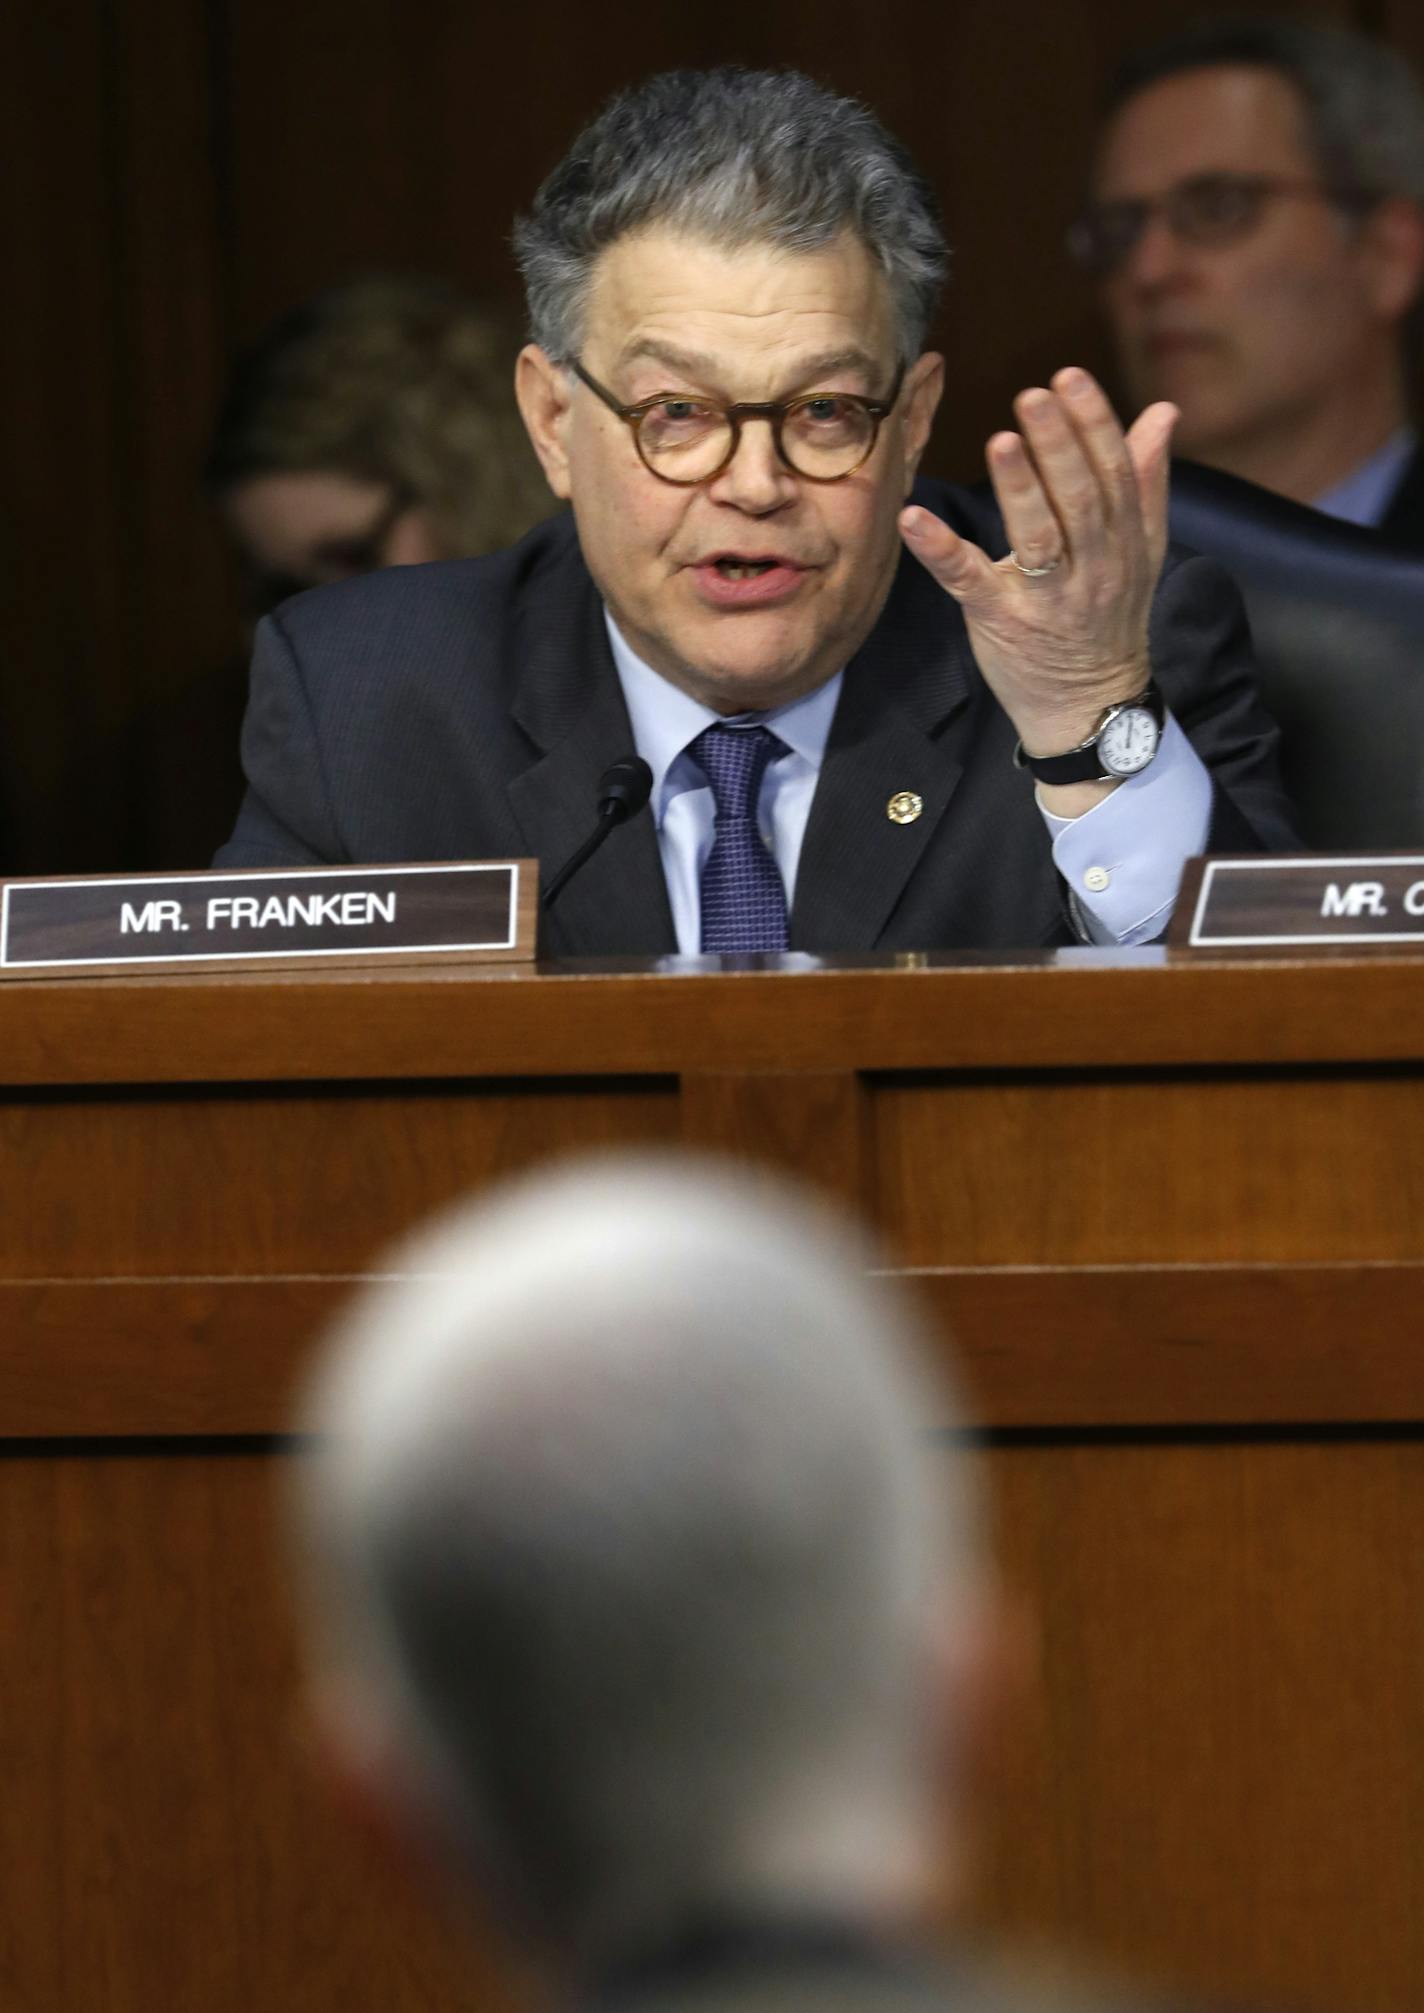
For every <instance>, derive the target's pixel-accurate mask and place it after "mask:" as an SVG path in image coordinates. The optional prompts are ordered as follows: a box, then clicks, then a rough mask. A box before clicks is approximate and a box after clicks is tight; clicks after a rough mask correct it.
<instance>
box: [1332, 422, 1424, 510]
mask: <svg viewBox="0 0 1424 2013" xmlns="http://www.w3.org/2000/svg"><path fill="white" fill-rule="evenodd" d="M1417 445H1418V440H1417V437H1416V435H1415V433H1414V431H1413V429H1412V428H1411V427H1407V426H1402V427H1401V428H1400V429H1399V431H1398V433H1392V434H1391V435H1390V437H1389V439H1388V440H1387V441H1386V442H1385V444H1384V446H1383V447H1379V448H1376V449H1375V452H1374V453H1373V454H1372V455H1371V456H1370V457H1369V459H1368V461H1362V462H1361V463H1360V465H1359V467H1358V468H1355V469H1352V470H1351V472H1350V473H1349V475H1347V476H1346V477H1345V479H1344V481H1343V482H1337V483H1335V484H1334V485H1333V487H1331V488H1330V489H1327V490H1326V491H1325V493H1324V495H1323V496H1317V497H1316V499H1315V508H1316V509H1317V510H1323V511H1324V512H1325V513H1326V515H1327V516H1328V517H1339V518H1343V519H1344V520H1345V522H1346V523H1347V524H1363V525H1376V524H1378V523H1379V522H1380V520H1381V518H1382V517H1383V516H1384V514H1385V512H1386V511H1387V510H1388V509H1389V506H1390V504H1391V503H1392V502H1393V500H1394V492H1395V491H1396V490H1397V489H1398V487H1399V484H1400V481H1401V479H1402V477H1403V475H1404V470H1405V465H1406V463H1407V462H1408V460H1409V457H1410V455H1411V454H1413V452H1414V450H1415V448H1416V446H1417Z"/></svg>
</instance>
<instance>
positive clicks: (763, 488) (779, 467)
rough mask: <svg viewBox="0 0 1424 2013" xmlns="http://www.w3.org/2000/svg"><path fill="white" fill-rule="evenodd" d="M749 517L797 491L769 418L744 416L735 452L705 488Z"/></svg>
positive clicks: (765, 511) (779, 504)
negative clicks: (779, 449)
mask: <svg viewBox="0 0 1424 2013" xmlns="http://www.w3.org/2000/svg"><path fill="white" fill-rule="evenodd" d="M708 493H709V494H710V495H711V497H712V499H713V501H714V502H716V503H726V504H730V505H731V506H732V507H733V508H734V509H736V510H743V511H745V512H746V513H747V514H748V515H749V516H751V517H765V516H767V515H768V514H769V513H770V512H771V511H773V510H780V509H781V508H782V506H783V505H784V504H786V503H789V502H790V501H791V500H792V498H793V497H794V496H795V494H796V477H795V475H794V474H793V472H792V471H791V470H790V469H789V468H788V467H787V466H786V464H785V462H784V461H783V460H782V459H781V456H780V455H779V454H778V453H777V451H776V443H775V441H774V440H773V438H772V432H771V421H770V420H769V419H744V420H743V421H742V429H741V439H740V440H739V441H738V442H737V450H736V453H735V454H734V455H733V456H732V459H731V460H730V461H729V462H728V463H727V466H726V467H725V468H724V469H723V470H722V472H721V474H720V475H717V476H714V477H713V479H712V482H711V484H710V485H709V492H708Z"/></svg>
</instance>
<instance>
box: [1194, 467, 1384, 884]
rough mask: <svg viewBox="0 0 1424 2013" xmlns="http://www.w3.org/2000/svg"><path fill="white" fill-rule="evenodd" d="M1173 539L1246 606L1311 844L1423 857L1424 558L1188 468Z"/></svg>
mask: <svg viewBox="0 0 1424 2013" xmlns="http://www.w3.org/2000/svg"><path fill="white" fill-rule="evenodd" d="M1171 533H1172V537H1173V538H1174V539H1176V540H1177V541H1178V542H1179V543H1181V544H1183V545H1189V546H1191V547H1193V548H1194V549H1195V550H1196V551H1198V552H1204V553H1207V554H1209V555H1210V557H1211V558H1213V559H1217V560H1220V561H1221V563H1222V565H1224V566H1225V567H1226V568H1227V569H1228V571H1229V572H1231V573H1232V574H1233V575H1234V576H1235V578H1236V581H1237V584H1238V585H1239V586H1240V588H1241V591H1242V594H1243V595H1244V597H1245V601H1246V609H1247V613H1248V615H1249V616H1250V620H1251V631H1252V635H1253V636H1254V638H1255V644H1256V656H1257V661H1258V662H1259V664H1260V669H1261V689H1262V693H1263V696H1264V698H1265V701H1266V704H1267V706H1268V707H1269V709H1270V711H1271V713H1272V714H1273V715H1274V716H1275V718H1276V719H1277V720H1278V721H1279V722H1280V727H1281V737H1282V745H1281V759H1282V767H1283V769H1284V772H1285V781H1286V788H1287V789H1288V790H1289V791H1290V794H1291V797H1292V800H1293V801H1294V803H1295V807H1296V812H1297V818H1298V822H1299V825H1300V829H1301V835H1302V837H1303V838H1304V839H1305V842H1306V844H1307V845H1308V846H1311V847H1314V848H1316V849H1318V850H1321V851H1341V852H1363V851H1368V850H1370V849H1372V848H1377V849H1381V850H1390V849H1414V848H1420V849H1424V557H1420V556H1419V555H1417V554H1413V553H1409V552H1405V551H1401V550H1398V549H1397V548H1395V547H1392V546H1390V545H1389V544H1387V543H1386V542H1385V541H1384V540H1383V539H1381V538H1380V537H1379V536H1378V534H1376V533H1375V532H1372V531H1362V530H1360V529H1359V528H1358V527H1357V526H1355V525H1352V524H1343V523H1341V522H1340V521H1339V520H1338V519H1336V518H1332V517H1326V516H1325V515H1324V514H1323V513H1322V512H1321V511H1318V510H1310V509H1308V508H1306V507H1305V506H1304V505H1303V504H1298V503H1290V502H1287V501H1286V499H1285V498H1284V497H1279V496H1275V495H1273V494H1272V493H1271V492H1270V491H1269V490H1265V489H1259V488H1257V487H1256V485H1255V484H1254V483H1250V482H1241V481H1239V480H1238V479H1237V478H1236V477H1235V476H1230V475H1222V474H1221V473H1219V472H1218V471H1217V470H1216V469H1209V468H1201V467H1199V466H1197V465H1196V464H1195V463H1193V462H1187V461H1179V462H1176V463H1174V465H1173V470H1172V503H1171Z"/></svg>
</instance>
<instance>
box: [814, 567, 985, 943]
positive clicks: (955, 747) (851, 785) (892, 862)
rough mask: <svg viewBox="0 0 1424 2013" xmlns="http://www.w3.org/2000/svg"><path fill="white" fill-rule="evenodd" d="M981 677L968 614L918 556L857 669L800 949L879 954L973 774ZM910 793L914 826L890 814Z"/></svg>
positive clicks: (817, 808) (843, 717)
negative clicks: (973, 711)
mask: <svg viewBox="0 0 1424 2013" xmlns="http://www.w3.org/2000/svg"><path fill="white" fill-rule="evenodd" d="M980 685H981V680H980V676H979V671H978V667H977V666H976V665H975V663H974V659H973V655H972V653H971V651H970V648H969V641H968V637H967V635H966V633H965V629H964V623H963V620H962V618H961V617H960V615H959V611H958V609H957V608H956V607H955V606H954V604H953V603H952V602H951V601H950V600H949V598H948V596H946V595H945V593H944V592H943V590H942V589H941V588H940V587H938V586H937V585H936V583H935V582H934V581H933V580H931V579H930V576H929V575H928V574H927V573H926V572H925V571H924V569H923V568H922V567H921V566H920V565H919V564H918V562H917V561H915V560H913V559H911V558H909V557H908V556H906V558H905V559H903V560H902V561H901V566H900V571H899V574H898V576H897V579H896V582H895V585H894V587H893V589H892V591H891V596H890V599H889V600H888V601H887V603H886V605H885V609H884V612H883V613H882V615H881V617H880V620H879V622H878V623H877V624H876V626H875V629H874V630H873V631H872V633H871V635H870V638H869V640H868V641H867V642H866V644H865V647H864V648H863V649H862V650H860V651H859V652H858V653H857V654H856V656H855V657H854V658H853V659H852V661H851V663H850V664H849V665H848V666H847V667H846V676H845V684H844V686H843V688H842V691H841V698H840V704H839V705H838V706H837V708H836V717H835V720H834V722H833V723H832V727H831V736H830V741H829V743H828V744H827V748H826V757H825V761H824V763H823V765H822V768H821V776H820V781H819V783H818V784H817V786H816V794H815V797H814V799H813V801H812V805H811V816H810V819H809V821H808V823H807V827H806V837H805V840H804V842H803V844H802V848H801V862H800V866H799V868H798V870H797V876H796V898H795V904H794V907H793V911H792V916H791V942H792V945H793V946H794V947H795V948H796V949H799V950H811V951H816V950H822V951H825V950H836V951H868V950H873V949H874V948H875V945H876V943H877V942H878V941H879V938H880V936H881V933H882V931H883V930H884V928H885V925H886V923H887V921H888V920H889V918H890V915H891V913H892V912H893V910H894V908H895V906H896V904H897V903H898V902H899V900H900V898H901V896H902V895H903V893H904V891H905V887H906V884H907V883H908V881H909V879H910V877H911V875H912V874H913V873H914V871H915V869H916V868H917V867H918V866H919V864H920V861H921V859H922V858H923V856H924V854H925V850H926V848H927V847H928V845H929V842H930V839H931V837H932V835H933V833H934V831H935V829H936V827H937V826H938V824H939V822H940V820H941V819H942V817H943V816H944V813H945V810H946V808H947V806H948V804H949V802H950V799H951V797H952V796H953V795H954V791H955V788H956V786H957V784H958V782H959V779H960V776H961V774H962V772H963V755H962V744H963V739H964V737H963V735H962V734H956V733H954V732H952V731H950V729H951V723H953V722H954V721H955V720H956V717H957V716H962V715H965V714H966V711H967V708H968V706H969V702H970V700H971V698H972V697H973V695H974V693H975V691H976V690H977V689H979V687H980ZM902 793H909V794H911V795H913V796H915V797H918V798H919V799H920V801H921V809H920V810H919V812H918V815H916V816H915V817H914V818H912V819H911V820H910V822H908V823H903V824H902V823H897V822H896V821H895V820H894V819H893V818H892V817H891V816H890V814H889V810H888V806H889V803H890V800H891V799H892V798H893V797H895V796H897V795H900V794H902Z"/></svg>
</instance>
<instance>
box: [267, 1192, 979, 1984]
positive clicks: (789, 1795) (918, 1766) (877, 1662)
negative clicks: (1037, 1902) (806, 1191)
mask: <svg viewBox="0 0 1424 2013" xmlns="http://www.w3.org/2000/svg"><path fill="white" fill-rule="evenodd" d="M873 1263H874V1258H873V1254H871V1253H870V1252H869V1251H868V1249H867V1248H866V1247H865V1246H864V1245H863V1244H862V1243H861V1241H860V1238H859V1236H858V1234H857V1233H856V1232H854V1231H853V1230H851V1229H850V1228H849V1226H848V1225H847V1224H845V1223H844V1222H843V1221H841V1220H839V1219H836V1218H833V1217H831V1216H830V1215H829V1214H828V1213H823V1212H822V1211H821V1209H820V1208H819V1207H817V1206H813V1205H812V1204H811V1203H809V1202H808V1201H806V1200H805V1199H804V1198H802V1197H801V1196H799V1195H797V1194H794V1193H792V1192H791V1191H789V1190H787V1189H784V1188H782V1187H781V1186H780V1185H779V1184H771V1183H766V1182H764V1181H763V1180H762V1179H761V1178H758V1179H757V1180H756V1182H755V1183H751V1182H749V1181H748V1177H747V1176H746V1175H745V1173H743V1174H742V1175H741V1176H740V1177H734V1175H733V1173H732V1172H731V1171H730V1170H721V1169H716V1168H712V1167H709V1166H707V1165H703V1164H698V1163H691V1164H689V1163H687V1162H682V1161H673V1160H662V1159H633V1160H627V1159H620V1160H612V1159H609V1160H599V1161H594V1162H591V1163H585V1164H583V1165H580V1166H578V1167H576V1168H574V1169H573V1170H571V1171H566V1172H563V1173H559V1174H556V1175H553V1176H546V1177H544V1178H542V1179H538V1180H534V1181H529V1182H527V1183H524V1184H521V1185H519V1186H516V1187H514V1188H512V1189H509V1190H506V1191H503V1192H499V1193H497V1194H495V1195H494V1196H493V1197H492V1198H489V1199H482V1200H479V1201H476V1202H472V1203H470V1204H468V1205H466V1206H464V1207H463V1208H460V1209H458V1210H456V1211H455V1212H454V1213H452V1214H451V1215H450V1216H448V1217H447V1218H445V1219H444V1220H442V1221H441V1222H440V1223H438V1224H437V1225H436V1226H435V1227H434V1228H433V1229H432V1230H430V1231H428V1232H427V1233H425V1234H424V1235H422V1236H420V1237H418V1238H417V1239H416V1240H414V1241H413V1242H411V1243H410V1244H409V1245H407V1246H406V1247H404V1248H403V1249H401V1250H400V1251H398V1252H397V1253H396V1254H395V1255H394V1257H393V1259H392V1260H391V1263H390V1265H389V1267H388V1270H390V1271H391V1272H392V1273H393V1274H396V1275H399V1276H398V1277H396V1278H394V1279H393V1280H392V1281H391V1282H390V1283H387V1284H385V1285H383V1286H381V1287H380V1288H378V1289H376V1290H374V1291H372V1292H370V1293H368V1294H367V1296H366V1297H365V1298H363V1299H362V1300H360V1301H359V1302H358V1303H357V1305H356V1306H355V1307H354V1309H353V1310H352V1312H351V1313H350V1314H349V1316H348V1317H347V1318H346V1319H345V1320H344V1321H343V1322H342V1323H341V1324H340V1326H339V1328H338V1329H337V1331H336V1333H335V1334H334V1335H333V1337H332V1338H331V1342H330V1346H329V1349H328V1351H327V1354H326V1356H325V1359H324V1361H323V1363H322V1366H321V1369H320V1372H319V1376H318V1378H317V1381H316V1385H315V1388H314V1390H313V1393H312V1395H311V1398H310V1401H309V1405H308V1410H307V1419H306V1423H307V1424H308V1425H309V1426H310V1427H311V1428H313V1429H314V1430H316V1431H317V1432H319V1433H320V1434H321V1435H322V1436H323V1443H322V1444H323V1448H324V1451H323V1452H322V1453H320V1454H319V1455H318V1456H317V1457H316V1458H314V1459H313V1461H312V1462H311V1463H309V1464H308V1465H307V1467H306V1470H305V1473H304V1477H303V1481H302V1484H301V1489H300V1494H299V1497H298V1501H297V1506H296V1507H297V1528H298V1536H299V1543H300V1551H301V1556H302V1562H303V1567H304V1576H305V1578H306V1580H307V1581H308V1584H309V1593H310V1602H309V1613H310V1616H311V1624H312V1648H313V1662H314V1667H315V1688H316V1694H317V1705H318V1711H319V1714H320V1716H321V1718H322V1720H323V1722H324V1727H325V1732H326V1736H327V1740H328V1743H329V1744H330V1745H331V1746H332V1747H333V1749H334V1750H335V1752H336V1755H337V1759H338V1762H339V1765H340V1766H341V1767H342V1768H343V1769H344V1770H346V1771H349V1772H350V1773H351V1774H352V1775H354V1776H355V1777H357V1778H359V1779H360V1780H361V1782H362V1783H363V1784H364V1786H365V1788H366V1789H367V1790H368V1791H373V1792H374V1794H375V1795H376V1796H377V1797H378V1798H379V1797H382V1796H386V1795H389V1796H390V1797H391V1799H392V1800H393V1801H394V1803H395V1804H397V1805H399V1806H400V1807H401V1809H402V1810H403V1811H404V1812H405V1813H406V1814H407V1816H409V1815H410V1814H412V1813H413V1814H414V1817H415V1819H416V1821H417V1823H418V1824H419V1826H420V1827H421V1828H422V1829H423V1830H424V1832H425V1833H426V1836H427V1838H431V1837H433V1838H434V1839H436V1840H437V1841H438V1843H439V1845H440V1847H441V1851H442V1856H443V1857H444V1858H445V1860H446V1863H447V1864H448V1865H449V1866H451V1868H452V1869H454V1870H455V1872H456V1875H457V1878H459V1879H461V1880H463V1881H464V1882H465V1884H466V1885H467V1887H469V1888H470V1889H471V1890H472V1891H473V1890H476V1889H483V1890H484V1891H485V1892H487V1893H488V1892H495V1893H497V1894H498V1895H499V1897H500V1899H501V1903H502V1905H503V1906H505V1907H506V1908H507V1909H508V1910H510V1911H511V1912H513V1913H515V1914H517V1916H518V1918H519V1919H520V1921H521V1923H522V1925H523V1926H524V1927H525V1929H526V1930H527V1931H528V1932H530V1933H531V1934H532V1937H533V1940H534V1941H535V1942H536V1944H538V1945H540V1946H542V1948H543V1949H544V1950H545V1951H546V1952H548V1953H552V1954H553V1955H554V1956H555V1958H556V1960H557V1961H558V1962H559V1964H560V1965H561V1966H562V1967H563V1968H565V1969H568V1970H571V1971H573V1972H574V1973H575V1974H583V1973H586V1972H588V1971H590V1970H594V1969H596V1968H597V1967H598V1966H600V1965H601V1964H603V1963H605V1962H606V1961H608V1960H609V1959H610V1957H612V1956H614V1955H618V1954H622V1953H626V1952H627V1951H630V1950H638V1949H643V1948H650V1947H655V1946H656V1945H657V1944H658V1943H659V1940H660V1939H663V1938H671V1937H676V1936H677V1935H679V1934H681V1933H683V1932H685V1931H686V1930H687V1929H689V1928H690V1927H696V1926H697V1925H699V1924H705V1923H709V1922H718V1921H725V1920H735V1919H737V1918H738V1916H739V1915H742V1916H745V1915H748V1914H749V1915H751V1916H752V1917H754V1918H765V1917H767V1916H771V1917H772V1918H775V1917H777V1916H778V1915H780V1916H782V1917H788V1916H789V1917H793V1918H795V1917H806V1916H810V1917H813V1918H816V1919H830V1918H842V1917H844V1918H849V1919H853V1920H871V1921H874V1922H876V1923H877V1924H884V1923H889V1924H891V1925H892V1926H893V1925H898V1924H902V1923H904V1922H905V1921H908V1920H911V1919H913V1917H914V1915H915V1914H916V1913H917V1912H918V1911H919V1910H920V1909H921V1908H922V1907H923V1906H924V1904H925V1901H926V1898H927V1891H928V1889H929V1887H930V1886H931V1885H932V1884H933V1885H934V1886H935V1887H936V1888H938V1889H942V1887H943V1869H944V1864H945V1847H946V1841H945V1838H944V1835H943V1831H944V1826H943V1819H944V1804H945V1801H946V1796H948V1798H949V1801H950V1802H951V1804H952V1802H953V1789H952V1784H953V1778H954V1770H953V1768H952V1766H950V1765H949V1764H950V1762H951V1761H952V1756H953V1746H954V1743H953V1740H952V1739H950V1738H947V1737H946V1736H947V1734H948V1733H952V1726H951V1727H947V1726H946V1718H947V1717H948V1718H949V1719H950V1720H951V1721H952V1718H953V1713H952V1703H951V1706H950V1707H949V1708H947V1707H946V1696H947V1693H948V1694H952V1692H953V1689H954V1681H953V1678H952V1675H951V1674H952V1673H953V1672H954V1670H955V1669H956V1668H957V1667H958V1666H959V1665H960V1664H962V1663H964V1662H966V1661H967V1660H966V1658H965V1657H964V1655H963V1651H964V1648H965V1644H966V1643H967V1642H968V1641H969V1639H970V1638H971V1637H972V1634H973V1631H974V1628H975V1626H976V1614H977V1608H978V1603H979V1568H978V1547H977V1537H976V1529H975V1526H976V1513H975V1507H974V1503H973V1500H972V1483H971V1480H970V1477H969V1475H968V1473H967V1466H968V1457H967V1456H966V1457H963V1458H951V1457H948V1456H947V1455H946V1452H945V1450H944V1448H943V1447H942V1446H936V1445H934V1444H933V1443H931V1442H929V1441H928V1440H927V1439H926V1436H925V1433H924V1430H923V1429H924V1427H925V1426H926V1425H927V1424H930V1423H933V1424H936V1425H940V1426H943V1425H945V1424H946V1423H952V1422H953V1420H954V1417H955V1405H954V1401H953V1398H952V1397H951V1395H950V1394H949V1393H948V1392H947V1391H946V1390H945V1389H944V1387H943V1386H942V1385H934V1384H932V1383H931V1381H930V1377H929V1372H928V1370H927V1368H926V1363H927V1356H928V1342H927V1337H926V1334H925V1332H924V1330H923V1328H922V1326H921V1323H920V1320H919V1317H918V1316H917V1314H916V1313H915V1312H914V1310H913V1309H912V1308H911V1306H910V1305H909V1304H908V1302H907V1301H906V1300H905V1298H903V1297H902V1295H901V1293H900V1292H899V1291H898V1290H897V1289H895V1288H894V1286H893V1285H892V1284H891V1282H889V1281H888V1280H886V1279H883V1278H882V1279H877V1278H875V1277H873V1276H870V1275H869V1271H868V1268H869V1267H870V1266H871V1265H872V1264H873ZM951 1829H952V1826H951Z"/></svg>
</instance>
